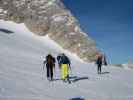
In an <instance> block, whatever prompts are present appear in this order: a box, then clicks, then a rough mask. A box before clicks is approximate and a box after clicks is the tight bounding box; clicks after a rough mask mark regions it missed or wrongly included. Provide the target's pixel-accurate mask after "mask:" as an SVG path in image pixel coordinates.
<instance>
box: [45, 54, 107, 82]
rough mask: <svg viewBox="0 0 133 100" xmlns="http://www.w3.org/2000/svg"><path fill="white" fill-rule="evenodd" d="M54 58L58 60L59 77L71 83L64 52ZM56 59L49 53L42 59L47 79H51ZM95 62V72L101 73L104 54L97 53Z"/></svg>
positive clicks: (68, 66)
mask: <svg viewBox="0 0 133 100" xmlns="http://www.w3.org/2000/svg"><path fill="white" fill-rule="evenodd" d="M56 59H57V61H58V66H59V69H60V70H61V79H62V80H63V81H64V82H69V83H71V82H70V80H69V70H71V62H70V60H69V58H68V57H67V56H66V55H65V54H64V53H62V54H59V55H58V56H57V58H56ZM56 59H55V57H53V56H52V55H51V54H48V55H47V56H46V58H45V60H44V66H46V71H47V79H48V80H49V81H52V80H53V72H54V70H55V63H56ZM96 64H97V72H98V74H101V67H102V64H104V65H107V61H106V58H105V55H102V54H98V55H97V59H96ZM43 69H44V67H43Z"/></svg>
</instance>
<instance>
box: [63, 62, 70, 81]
mask: <svg viewBox="0 0 133 100" xmlns="http://www.w3.org/2000/svg"><path fill="white" fill-rule="evenodd" d="M68 76H69V65H68V64H61V79H62V80H65V79H66V78H67V77H68Z"/></svg>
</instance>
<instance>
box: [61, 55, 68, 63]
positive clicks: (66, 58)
mask: <svg viewBox="0 0 133 100" xmlns="http://www.w3.org/2000/svg"><path fill="white" fill-rule="evenodd" d="M60 63H62V64H70V61H69V59H68V57H67V56H64V55H63V56H61V61H60Z"/></svg>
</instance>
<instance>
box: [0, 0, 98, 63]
mask: <svg viewBox="0 0 133 100" xmlns="http://www.w3.org/2000/svg"><path fill="white" fill-rule="evenodd" d="M0 18H1V19H4V20H11V21H14V22H16V23H24V24H25V25H26V26H27V27H28V28H29V30H30V31H32V32H33V33H35V34H37V35H40V36H44V35H46V34H48V35H49V37H50V38H51V39H53V40H55V42H57V43H58V44H60V45H61V46H62V47H63V48H64V49H67V50H69V51H71V52H74V53H76V54H77V55H78V56H79V57H80V58H82V59H83V60H84V61H93V60H94V59H95V55H96V54H97V53H98V52H99V51H98V50H97V49H96V46H95V41H93V40H92V39H91V38H89V37H88V35H87V34H86V33H84V32H83V31H82V30H81V29H80V25H79V23H78V21H77V20H76V19H75V18H74V16H73V15H72V14H71V12H70V11H69V10H67V9H66V8H65V6H64V4H63V3H62V1H61V0H0Z"/></svg>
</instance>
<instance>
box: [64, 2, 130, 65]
mask: <svg viewBox="0 0 133 100" xmlns="http://www.w3.org/2000/svg"><path fill="white" fill-rule="evenodd" d="M64 3H65V5H66V6H67V8H69V9H70V10H71V12H72V13H73V14H74V15H75V17H77V19H78V20H79V22H80V24H81V27H82V29H83V30H84V31H85V32H86V33H88V34H89V35H90V36H91V37H92V38H93V39H95V40H96V42H97V46H98V47H99V48H100V49H101V50H102V51H103V52H105V54H106V55H107V57H108V58H109V61H110V63H126V62H128V61H129V60H131V59H133V0H64Z"/></svg>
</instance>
